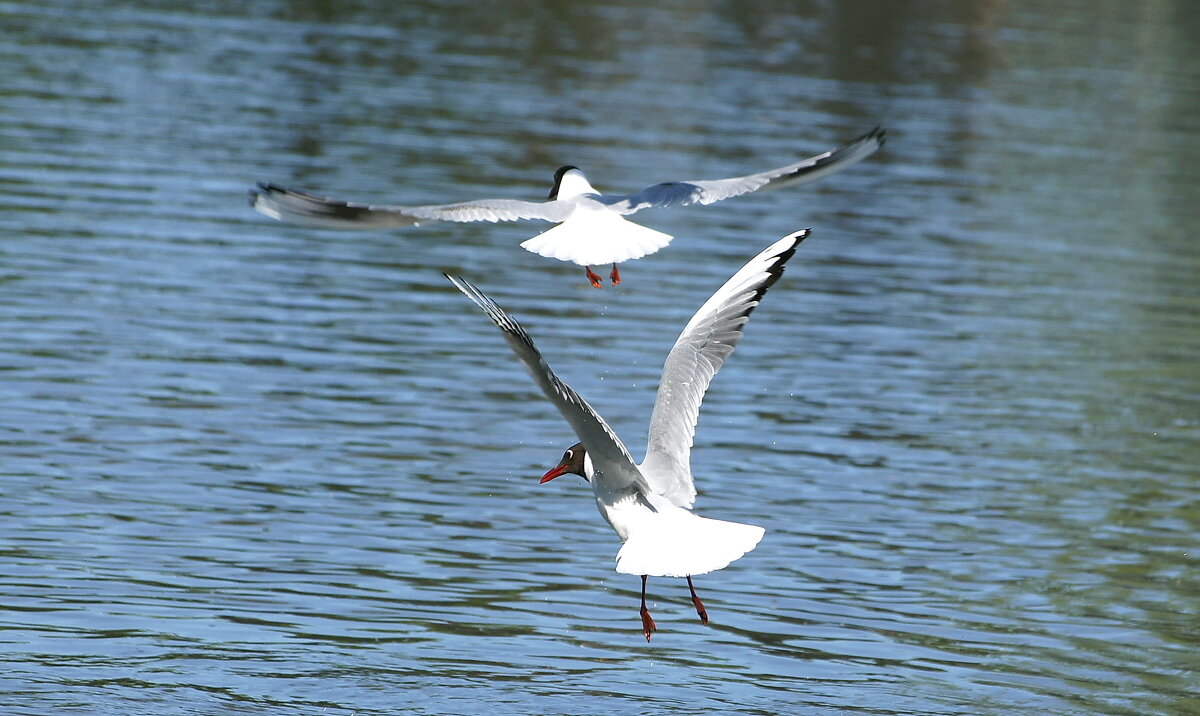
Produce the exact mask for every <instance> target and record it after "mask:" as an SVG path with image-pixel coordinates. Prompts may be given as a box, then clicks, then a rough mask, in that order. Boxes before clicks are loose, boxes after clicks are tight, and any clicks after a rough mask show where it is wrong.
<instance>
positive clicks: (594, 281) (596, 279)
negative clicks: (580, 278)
mask: <svg viewBox="0 0 1200 716" xmlns="http://www.w3.org/2000/svg"><path fill="white" fill-rule="evenodd" d="M583 270H584V271H587V277H588V280H589V281H591V282H592V288H600V287H601V286H603V285H604V284H602V283H600V277H599V276H597V275H596V274H594V273H592V267H591V266H584V267H583Z"/></svg>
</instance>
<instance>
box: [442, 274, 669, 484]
mask: <svg viewBox="0 0 1200 716" xmlns="http://www.w3.org/2000/svg"><path fill="white" fill-rule="evenodd" d="M443 275H444V276H446V278H447V279H449V280H450V282H451V283H453V284H454V285H455V287H456V288H458V290H460V291H462V292H463V293H464V294H466V296H467V298H469V299H471V301H473V302H474V303H475V305H476V306H479V307H480V308H481V309H483V312H484V313H486V314H487V316H488V318H490V319H492V323H495V324H496V325H497V326H498V327H499V328H500V330H501V331H503V332H504V338H505V340H506V341H507V342H508V345H509V347H510V348H512V350H513V352H514V353H516V354H517V358H519V359H520V360H521V362H522V363H523V364H524V365H525V368H526V369H527V370H528V371H529V374H530V375H531V376H533V380H534V382H535V383H537V384H538V387H539V388H541V389H542V392H543V393H544V394H545V395H546V397H547V398H549V399H550V402H552V403H554V405H555V407H557V408H558V411H559V412H560V413H562V416H563V417H564V418H566V420H567V422H568V423H570V425H571V427H572V429H574V431H575V434H576V435H578V436H579V439H580V440H582V441H583V444H584V446H585V447H586V448H587V451H588V454H589V455H591V456H592V462H593V464H595V465H597V467H599V466H600V465H604V466H606V467H605V470H604V472H603V474H602V476H601V478H598V479H603V480H605V481H607V482H610V484H611V485H612V486H613V487H615V488H619V487H624V486H626V485H629V484H635V485H637V486H638V488H639V489H641V490H642V491H643V492H646V493H649V492H650V488H649V486H648V485H647V483H646V481H645V479H644V478H643V477H642V475H641V473H640V472H639V471H638V468H637V465H636V464H634V461H633V456H632V455H630V454H629V450H628V449H626V448H625V445H624V443H622V442H621V439H620V438H618V437H617V435H616V433H614V432H613V430H612V428H610V427H609V426H608V423H605V422H604V419H603V418H601V417H600V415H599V414H598V413H597V412H596V411H595V410H594V409H593V408H592V406H591V405H589V404H588V402H587V401H586V400H584V399H583V398H581V397H580V396H579V394H578V393H576V392H575V391H574V390H573V389H572V388H571V386H569V385H567V384H566V383H564V382H562V381H561V380H559V378H558V376H557V375H555V374H554V371H553V370H551V369H550V366H549V365H547V363H546V361H545V359H544V358H542V354H541V353H540V352H539V351H538V349H537V347H536V346H534V345H533V339H531V338H530V337H529V334H528V333H526V332H525V329H524V328H522V327H521V324H519V323H517V322H516V320H514V319H513V318H512V317H510V316H509V315H508V314H507V313H505V312H504V310H503V309H502V308H500V306H499V305H497V304H496V302H495V301H493V300H492V299H491V298H489V297H488V296H487V295H486V294H485V293H484V292H483V291H480V290H479V289H478V288H477V287H475V286H474V285H473V284H471V283H470V282H469V281H467V280H465V279H463V278H460V277H457V276H450V275H448V274H443Z"/></svg>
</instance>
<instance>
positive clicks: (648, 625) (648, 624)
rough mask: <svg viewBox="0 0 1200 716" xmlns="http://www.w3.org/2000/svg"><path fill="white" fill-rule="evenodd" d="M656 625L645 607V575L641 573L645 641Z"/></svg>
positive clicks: (648, 638)
mask: <svg viewBox="0 0 1200 716" xmlns="http://www.w3.org/2000/svg"><path fill="white" fill-rule="evenodd" d="M657 628H658V627H656V626H654V620H653V619H651V618H650V610H649V609H647V608H646V575H644V574H643V575H642V633H643V634H645V635H646V641H650V635H651V634H653V633H654V631H655V630H656V629H657Z"/></svg>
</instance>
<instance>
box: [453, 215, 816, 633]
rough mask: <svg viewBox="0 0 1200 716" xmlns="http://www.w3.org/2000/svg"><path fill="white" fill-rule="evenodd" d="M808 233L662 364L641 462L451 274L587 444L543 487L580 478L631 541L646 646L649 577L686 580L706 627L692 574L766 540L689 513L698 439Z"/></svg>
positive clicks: (688, 330) (738, 289) (622, 560)
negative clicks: (727, 367)
mask: <svg viewBox="0 0 1200 716" xmlns="http://www.w3.org/2000/svg"><path fill="white" fill-rule="evenodd" d="M808 235H809V230H808V229H805V230H803V231H797V232H795V233H793V234H790V235H788V236H785V237H784V238H782V239H780V240H779V241H776V242H775V243H774V244H772V245H771V246H769V247H768V248H767V249H766V250H764V251H763V252H762V253H760V254H759V255H758V256H755V257H754V258H753V259H751V260H750V262H749V263H747V264H746V265H745V266H743V267H742V268H741V269H740V270H739V271H738V272H737V273H735V274H734V275H733V277H732V278H730V279H729V280H728V281H727V282H725V285H724V286H722V287H721V288H720V289H718V290H717V292H716V293H714V294H713V295H712V297H711V298H709V299H708V301H706V302H705V303H704V305H703V306H701V307H700V310H699V311H697V312H696V315H694V316H692V319H691V320H690V321H688V324H687V326H685V327H684V329H683V332H682V333H681V334H680V335H679V338H678V340H676V341H675V345H674V347H673V348H671V352H670V353H669V354H668V355H667V360H666V363H665V364H664V365H663V373H662V379H661V381H660V383H659V386H658V395H657V397H656V398H655V401H654V411H653V413H652V414H651V416H650V433H649V438H648V441H647V448H646V458H645V460H643V461H642V463H641V464H640V465H639V464H635V463H634V461H633V457H632V456H631V455H630V453H629V450H627V449H626V448H625V445H624V444H623V443H622V442H621V440H620V438H618V437H617V435H616V433H614V432H613V430H612V428H610V427H609V426H608V424H607V423H605V422H604V419H603V418H601V417H600V415H599V414H598V413H597V412H596V411H595V410H593V409H592V406H590V405H588V403H587V401H585V400H584V399H583V398H581V397H579V395H578V394H577V393H576V392H575V391H574V390H572V389H571V387H570V386H568V385H567V384H566V383H563V382H562V381H561V380H559V379H558V376H556V375H555V374H554V371H552V370H551V369H550V366H549V365H547V364H546V361H545V360H544V359H543V358H542V355H541V353H539V352H538V349H537V348H536V347H535V346H534V345H533V339H531V338H530V337H529V334H528V333H526V332H525V329H524V328H522V327H521V325H520V324H519V323H517V322H516V321H515V320H513V319H512V318H511V317H509V316H508V315H507V314H506V313H505V312H504V311H503V309H501V308H500V306H498V305H497V304H496V302H495V301H493V300H492V299H491V298H488V297H487V296H486V295H485V294H484V293H483V292H482V291H480V290H479V289H478V288H476V287H475V286H473V285H471V284H470V283H468V282H467V281H465V280H463V279H461V278H457V277H453V276H449V275H447V276H446V278H448V279H450V281H451V282H452V283H453V284H454V285H455V286H457V287H458V289H459V290H460V291H462V292H463V293H465V294H466V295H467V297H468V298H470V299H471V300H472V301H474V302H475V304H476V305H477V306H479V307H480V308H481V309H483V311H484V313H486V314H487V316H488V318H491V319H492V322H493V323H495V324H496V325H497V326H499V327H500V330H502V331H503V332H504V338H505V340H507V341H508V345H509V346H510V347H511V348H512V350H513V351H514V352H515V353H516V354H517V357H518V358H519V359H520V360H521V362H522V363H524V364H525V367H526V368H527V369H528V370H529V373H530V375H532V376H533V379H534V381H535V382H536V383H537V384H538V387H540V388H541V390H542V392H543V393H545V394H546V397H547V398H549V399H550V402H552V403H554V405H555V407H557V408H558V411H559V412H560V413H562V416H563V417H564V418H566V420H567V422H568V423H570V425H571V428H572V429H574V431H575V434H576V436H578V437H579V440H580V442H578V443H576V444H575V445H572V446H571V447H570V448H568V449H567V451H566V452H565V453H563V456H562V460H561V461H560V462H559V463H558V465H556V466H554V467H553V468H551V469H550V470H549V471H548V472H547V473H546V474H545V475H543V476H542V479H541V482H543V483H545V482H549V481H550V480H553V479H554V478H556V477H558V476H560V475H564V474H566V473H572V474H575V475H579V476H581V477H583V479H584V480H586V481H588V482H589V483H590V484H591V486H592V491H593V492H594V493H595V496H596V506H597V507H598V508H599V510H600V514H601V515H602V516H603V517H604V519H605V520H606V521H608V524H609V525H611V526H612V528H613V530H614V531H616V533H617V536H618V537H620V538H621V541H622V542H623V543H624V544H623V546H622V547H621V549H620V551H619V552H617V571H618V572H621V573H623V574H633V575H640V576H641V578H642V606H641V617H642V633H643V634H644V635H645V637H646V641H649V640H650V636H651V635H652V634H653V633H654V631H655V628H656V627H655V625H654V619H652V618H651V617H650V612H649V610H648V609H647V608H646V578H647V577H650V576H654V577H685V578H687V583H688V590H689V591H690V592H691V596H692V605H693V606H694V607H695V608H696V614H697V615H698V616H699V617H700V622H701V623H703V624H707V623H708V613H707V611H706V610H705V608H704V603H703V602H701V601H700V597H698V596H697V595H696V588H695V585H693V584H692V577H693V576H695V575H698V574H706V573H708V572H712V571H714V570H718V569H723V568H724V567H726V566H728V565H729V564H730V563H731V562H733V561H734V560H735V559H738V558H739V557H741V556H742V555H744V554H746V553H747V552H749V551H750V550H752V549H754V547H755V545H757V544H758V542H759V540H761V539H762V537H763V534H764V530H763V528H762V527H757V526H754V525H744V524H738V523H736V522H724V521H721V520H713V519H708V518H705V517H700V516H699V515H696V514H694V513H692V512H691V507H692V503H693V502H694V501H695V499H696V488H695V486H694V484H693V482H692V470H691V450H692V437H693V436H694V435H695V432H696V418H697V417H698V415H699V413H700V402H701V401H702V400H703V399H704V393H705V392H706V391H707V390H708V385H709V382H710V381H711V380H712V378H713V376H714V375H716V373H717V371H718V370H720V368H721V365H722V364H723V363H724V362H725V359H726V358H728V357H729V354H730V353H732V352H733V349H734V347H735V346H736V345H737V343H738V341H739V340H740V339H741V337H742V329H743V328H744V327H745V325H746V322H747V320H749V316H750V312H751V311H753V310H754V308H755V307H756V306H758V303H759V301H760V300H762V297H763V294H765V293H766V291H767V289H768V288H770V287H771V285H772V284H774V283H775V282H776V281H777V280H778V279H779V277H780V276H781V275H782V274H783V267H784V264H786V263H787V261H788V259H790V258H791V257H792V255H793V254H794V253H795V252H796V247H797V246H798V245H799V244H800V242H801V241H803V240H804V239H805V238H807V237H808Z"/></svg>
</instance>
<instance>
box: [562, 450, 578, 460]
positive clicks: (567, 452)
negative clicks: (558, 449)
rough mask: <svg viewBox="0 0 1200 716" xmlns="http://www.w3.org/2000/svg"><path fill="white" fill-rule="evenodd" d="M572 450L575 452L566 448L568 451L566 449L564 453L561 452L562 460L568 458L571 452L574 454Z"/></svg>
mask: <svg viewBox="0 0 1200 716" xmlns="http://www.w3.org/2000/svg"><path fill="white" fill-rule="evenodd" d="M574 452H575V451H574V450H568V451H566V452H565V453H563V459H564V460H570V459H571V456H572V454H574Z"/></svg>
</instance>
